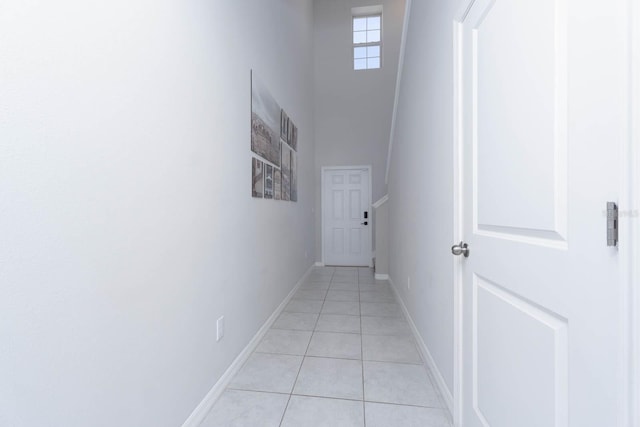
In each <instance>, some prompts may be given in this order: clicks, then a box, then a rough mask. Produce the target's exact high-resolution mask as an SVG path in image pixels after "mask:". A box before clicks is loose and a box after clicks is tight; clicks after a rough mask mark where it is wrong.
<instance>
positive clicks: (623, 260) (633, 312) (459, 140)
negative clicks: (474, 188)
mask: <svg viewBox="0 0 640 427" xmlns="http://www.w3.org/2000/svg"><path fill="white" fill-rule="evenodd" d="M475 1H476V0H465V1H463V3H462V4H461V7H460V9H459V10H458V11H457V13H456V14H455V16H454V19H453V25H452V27H453V143H452V147H453V200H454V202H453V238H454V239H453V240H454V242H453V243H455V242H459V241H461V240H463V236H464V221H463V220H464V216H463V212H464V199H463V182H464V167H463V163H462V162H463V159H464V157H463V156H464V152H463V143H464V132H463V122H462V120H463V114H462V108H463V105H462V101H463V100H462V93H463V92H462V84H463V60H462V55H463V45H462V43H463V22H464V20H465V19H466V17H467V14H468V13H469V11H470V10H471V8H472V7H473V5H474V3H475ZM628 5H629V8H630V12H631V13H629V16H630V18H629V32H628V33H629V55H630V58H629V59H630V69H629V79H628V80H629V85H630V88H631V91H630V97H629V109H628V110H629V134H628V137H627V138H626V140H625V141H623V143H622V144H621V145H622V148H621V150H622V153H621V161H622V164H621V165H620V167H621V171H622V180H621V182H620V188H619V190H620V200H619V201H618V203H619V206H620V213H621V218H620V221H619V222H620V225H621V227H620V234H619V240H620V244H619V246H618V251H619V257H620V265H621V277H622V278H623V279H622V294H623V295H622V300H621V301H620V306H621V309H622V310H624V312H625V318H626V319H627V322H625V324H623V325H620V327H621V328H623V331H624V338H623V339H624V342H623V343H621V344H622V346H623V349H626V350H628V351H623V353H626V354H628V357H627V358H626V359H625V360H622V361H621V368H620V369H621V370H622V372H621V374H622V375H624V377H625V378H628V379H629V380H628V382H627V384H626V390H624V391H623V393H622V396H624V397H625V399H624V400H625V401H624V402H620V404H619V410H620V414H619V419H620V420H623V423H624V424H623V426H624V427H634V426H638V425H640V2H638V1H634V0H629V2H628ZM604 224H605V223H604V221H603V227H604ZM453 243H452V244H453ZM452 269H453V301H454V302H453V303H454V306H453V322H454V325H453V326H454V328H453V331H454V343H453V355H454V363H453V413H452V416H453V425H454V426H455V427H461V426H462V411H463V406H462V397H463V389H462V387H463V350H464V348H463V345H464V343H463V298H462V287H463V277H462V264H461V260H460V257H452Z"/></svg>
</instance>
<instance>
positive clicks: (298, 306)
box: [202, 267, 450, 427]
mask: <svg viewBox="0 0 640 427" xmlns="http://www.w3.org/2000/svg"><path fill="white" fill-rule="evenodd" d="M443 407H444V405H443V403H442V401H441V398H440V397H439V395H438V393H437V391H436V389H435V388H434V387H433V385H432V381H431V380H430V378H429V374H428V372H427V370H426V367H425V365H424V363H423V360H422V358H421V356H420V354H419V351H418V348H417V346H416V344H415V341H414V339H413V336H412V332H411V329H410V327H409V324H408V323H407V321H406V320H405V318H404V315H403V313H402V309H401V306H400V305H399V304H398V303H397V301H396V298H395V296H394V293H393V290H392V289H391V286H390V285H389V284H388V283H387V282H386V281H376V280H375V279H374V273H373V270H372V269H369V268H347V267H336V268H333V267H315V268H314V269H313V270H312V272H311V273H310V275H309V276H308V277H307V279H306V280H305V282H304V283H303V284H302V286H301V287H300V289H299V290H298V291H297V292H296V293H295V294H294V296H293V298H292V300H291V301H290V302H289V303H288V305H287V306H286V307H285V309H284V312H283V313H282V314H281V315H280V316H279V317H278V318H277V320H276V321H275V323H274V324H273V325H272V327H271V329H270V330H269V331H268V332H267V334H266V336H265V337H264V338H263V340H262V342H261V343H260V344H259V345H258V347H257V349H256V350H255V352H254V353H253V354H252V355H251V357H250V358H249V360H248V361H247V362H246V363H245V365H244V366H243V367H242V368H241V370H240V371H239V372H238V374H236V376H235V377H234V378H233V379H232V380H231V383H230V385H229V386H228V387H227V389H226V391H225V392H224V393H223V395H222V396H221V398H220V399H219V400H218V402H217V403H216V405H215V406H214V408H213V409H212V411H211V413H210V414H209V416H208V417H207V419H206V420H205V421H204V422H203V424H202V427H217V426H227V427H228V426H235V427H239V426H264V427H269V426H274V427H275V426H283V427H284V426H289V427H315V426H331V427H342V426H344V427H357V426H364V425H366V426H367V427H377V426H380V427H383V426H404V427H411V426H416V427H417V426H424V427H448V426H450V423H449V421H448V419H447V415H446V411H445V410H443V409H441V408H443Z"/></svg>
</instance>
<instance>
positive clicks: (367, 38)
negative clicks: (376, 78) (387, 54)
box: [353, 14, 382, 70]
mask: <svg viewBox="0 0 640 427" xmlns="http://www.w3.org/2000/svg"><path fill="white" fill-rule="evenodd" d="M381 57H382V14H376V15H367V16H354V17H353V69H354V70H372V69H376V68H380V66H381V61H380V58H381Z"/></svg>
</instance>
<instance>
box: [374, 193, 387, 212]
mask: <svg viewBox="0 0 640 427" xmlns="http://www.w3.org/2000/svg"><path fill="white" fill-rule="evenodd" d="M388 201H389V195H388V194H385V195H384V196H382V198H381V199H380V200H378V201H377V202H375V203H374V204H373V208H374V209H378V208H379V207H380V206H382V205H384V204H385V203H387V202H388Z"/></svg>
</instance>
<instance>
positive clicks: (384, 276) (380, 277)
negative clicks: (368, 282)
mask: <svg viewBox="0 0 640 427" xmlns="http://www.w3.org/2000/svg"><path fill="white" fill-rule="evenodd" d="M375 278H376V280H389V275H388V274H378V273H376V275H375Z"/></svg>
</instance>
